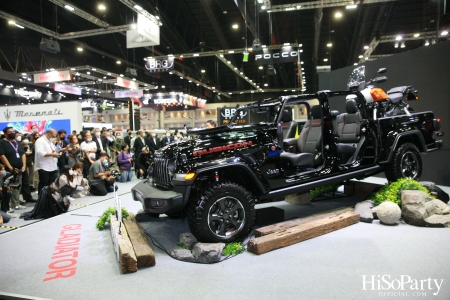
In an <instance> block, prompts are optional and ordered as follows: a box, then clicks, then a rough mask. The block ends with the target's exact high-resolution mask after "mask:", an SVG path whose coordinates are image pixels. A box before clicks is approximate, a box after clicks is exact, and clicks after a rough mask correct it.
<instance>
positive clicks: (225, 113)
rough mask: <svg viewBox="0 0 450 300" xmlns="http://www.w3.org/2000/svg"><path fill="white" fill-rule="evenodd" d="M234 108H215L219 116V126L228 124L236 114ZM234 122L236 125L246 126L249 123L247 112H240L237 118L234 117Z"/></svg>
mask: <svg viewBox="0 0 450 300" xmlns="http://www.w3.org/2000/svg"><path fill="white" fill-rule="evenodd" d="M236 110H237V109H236V108H223V107H220V108H217V113H218V116H219V118H218V119H219V124H218V125H219V126H220V125H225V124H229V123H230V121H231V119H232V118H233V116H234V114H235V113H236ZM235 122H236V123H237V124H248V123H249V122H250V115H249V114H248V112H247V111H243V110H241V111H240V112H239V116H237V117H236V120H235Z"/></svg>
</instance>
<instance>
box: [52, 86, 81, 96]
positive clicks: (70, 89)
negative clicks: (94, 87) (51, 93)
mask: <svg viewBox="0 0 450 300" xmlns="http://www.w3.org/2000/svg"><path fill="white" fill-rule="evenodd" d="M54 89H55V92H62V93H67V94H73V95H79V96H80V95H81V89H80V88H79V87H76V86H70V85H65V84H59V83H55V87H54Z"/></svg>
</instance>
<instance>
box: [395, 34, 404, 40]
mask: <svg viewBox="0 0 450 300" xmlns="http://www.w3.org/2000/svg"><path fill="white" fill-rule="evenodd" d="M402 38H403V37H402V36H401V35H397V36H396V37H395V40H396V41H401V40H402Z"/></svg>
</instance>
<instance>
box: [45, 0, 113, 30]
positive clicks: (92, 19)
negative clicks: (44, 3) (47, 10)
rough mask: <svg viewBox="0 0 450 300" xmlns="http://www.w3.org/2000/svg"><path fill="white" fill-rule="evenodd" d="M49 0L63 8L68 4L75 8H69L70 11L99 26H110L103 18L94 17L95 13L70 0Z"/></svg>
mask: <svg viewBox="0 0 450 300" xmlns="http://www.w3.org/2000/svg"><path fill="white" fill-rule="evenodd" d="M48 1H50V2H52V3H55V4H56V5H58V6H61V7H62V8H66V7H67V6H70V7H72V8H73V10H69V11H70V12H72V13H73V14H76V15H77V16H79V17H82V18H83V19H85V20H88V21H89V22H91V23H94V24H95V25H97V26H100V27H108V26H109V24H108V23H106V22H103V21H102V20H100V19H98V18H96V17H94V16H93V15H91V14H89V13H87V12H85V11H84V10H82V9H80V8H78V7H76V6H75V5H73V4H71V3H69V2H66V1H64V0H48ZM66 9H67V8H66Z"/></svg>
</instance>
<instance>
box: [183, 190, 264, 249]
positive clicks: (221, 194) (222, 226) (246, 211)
mask: <svg viewBox="0 0 450 300" xmlns="http://www.w3.org/2000/svg"><path fill="white" fill-rule="evenodd" d="M188 220H189V228H190V229H191V232H192V234H193V235H194V236H195V237H196V238H197V239H198V240H199V241H201V242H223V243H230V242H234V241H238V240H242V239H243V238H244V237H245V235H246V234H247V232H248V231H249V230H250V229H251V228H252V227H253V223H254V220H255V202H254V199H253V197H252V194H251V193H250V192H249V191H247V190H246V189H245V188H244V187H242V186H240V185H238V184H236V183H232V182H224V183H216V184H214V185H212V186H210V187H209V188H207V189H206V191H204V192H203V193H202V194H200V195H199V197H198V198H197V200H196V201H193V202H192V203H191V204H190V206H189V214H188Z"/></svg>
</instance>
